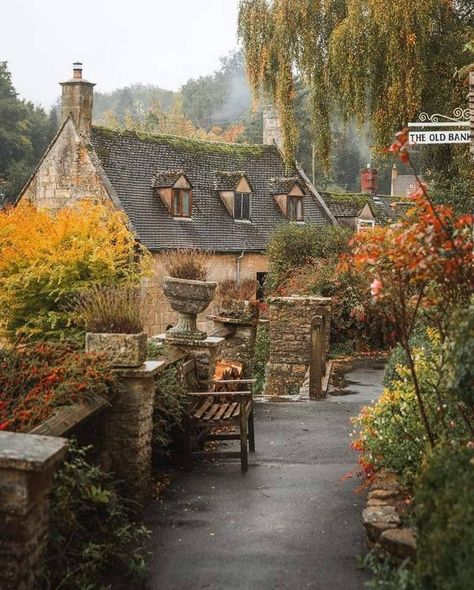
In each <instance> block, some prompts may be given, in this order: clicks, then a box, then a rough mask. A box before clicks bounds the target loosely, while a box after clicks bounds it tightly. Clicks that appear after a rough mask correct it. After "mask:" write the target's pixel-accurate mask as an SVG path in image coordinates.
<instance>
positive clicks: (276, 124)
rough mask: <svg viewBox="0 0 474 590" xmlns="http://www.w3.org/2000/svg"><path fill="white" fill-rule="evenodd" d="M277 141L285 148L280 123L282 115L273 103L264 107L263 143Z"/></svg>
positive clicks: (267, 143) (280, 146)
mask: <svg viewBox="0 0 474 590" xmlns="http://www.w3.org/2000/svg"><path fill="white" fill-rule="evenodd" d="M274 142H275V143H276V144H277V146H278V147H279V148H280V149H283V132H282V130H281V125H280V117H279V116H278V113H277V112H276V110H275V108H274V107H273V106H272V105H266V106H264V107H263V143H264V145H273V143H274Z"/></svg>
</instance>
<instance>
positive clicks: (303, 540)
mask: <svg viewBox="0 0 474 590" xmlns="http://www.w3.org/2000/svg"><path fill="white" fill-rule="evenodd" d="M381 377H382V369H381V367H380V366H376V367H374V368H369V369H368V370H365V369H362V370H361V369H360V368H359V369H354V371H353V372H351V373H349V374H348V375H347V378H348V381H347V382H346V385H347V391H350V392H351V393H349V394H348V395H344V396H334V397H333V396H331V397H329V398H328V399H327V400H324V401H320V402H295V403H261V404H258V405H257V411H256V435H257V452H256V453H255V455H253V456H251V460H250V466H249V471H248V473H247V474H246V475H241V473H240V467H239V464H238V463H237V462H233V461H225V462H220V463H204V462H203V463H200V464H198V465H197V466H196V467H195V468H194V470H193V471H192V472H191V473H186V474H179V475H178V476H177V478H176V479H175V480H174V482H173V483H172V485H171V486H170V488H169V489H168V490H167V491H166V493H165V495H164V497H163V499H162V501H161V502H159V503H157V504H155V505H154V506H153V507H152V508H151V509H150V511H149V519H148V525H149V526H150V527H151V528H152V529H153V531H154V534H153V563H152V580H151V583H150V588H152V589H153V590H201V589H211V590H300V589H305V588H312V589H318V590H362V589H363V587H364V579H365V575H364V574H363V572H361V571H359V570H358V569H357V567H356V559H355V556H356V555H358V554H361V553H363V552H364V551H365V542H364V534H363V529H362V525H361V517H360V514H361V507H362V503H363V496H362V495H361V494H357V493H355V491H354V488H355V487H356V486H357V485H358V483H359V482H358V480H357V479H345V480H343V479H342V478H343V476H344V475H345V474H347V473H348V472H350V471H351V470H353V469H354V468H355V459H356V458H355V455H354V453H353V452H352V451H351V450H350V448H349V440H350V439H349V432H350V429H351V427H350V423H349V419H350V417H351V416H354V415H355V414H357V412H358V410H359V408H360V406H361V405H362V404H363V403H367V401H369V400H370V399H372V398H373V397H375V396H376V394H377V392H380V390H381Z"/></svg>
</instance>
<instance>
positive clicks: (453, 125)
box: [408, 108, 470, 145]
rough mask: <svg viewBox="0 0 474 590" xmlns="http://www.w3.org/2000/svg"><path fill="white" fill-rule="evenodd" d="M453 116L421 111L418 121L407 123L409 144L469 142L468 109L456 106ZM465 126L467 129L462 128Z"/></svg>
mask: <svg viewBox="0 0 474 590" xmlns="http://www.w3.org/2000/svg"><path fill="white" fill-rule="evenodd" d="M453 115H454V117H448V116H447V115H440V114H439V113H435V114H434V115H428V114H427V113H421V114H420V116H419V117H418V119H419V120H418V121H416V122H413V123H408V127H409V129H410V131H409V133H408V136H409V141H410V143H411V144H415V145H416V144H418V145H420V144H421V145H422V144H446V143H469V142H470V131H469V109H461V108H457V109H454V111H453ZM463 128H467V129H463Z"/></svg>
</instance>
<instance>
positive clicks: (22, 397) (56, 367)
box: [0, 343, 118, 432]
mask: <svg viewBox="0 0 474 590" xmlns="http://www.w3.org/2000/svg"><path fill="white" fill-rule="evenodd" d="M117 387H118V384H117V380H116V377H114V375H113V372H112V370H111V368H110V366H109V364H108V363H107V361H106V360H105V359H104V358H102V357H101V356H100V355H97V354H90V353H89V354H86V353H83V352H77V351H75V350H73V349H71V348H70V347H67V346H64V345H59V344H54V345H53V344H44V343H38V344H34V345H28V346H19V347H17V348H14V349H5V350H3V351H0V430H13V431H18V432H26V431H28V430H30V429H31V428H33V427H34V426H36V425H37V424H39V423H41V422H43V421H44V420H46V419H47V418H49V417H50V416H51V415H52V414H53V413H54V411H55V410H56V409H57V408H58V406H64V405H70V404H72V403H76V402H80V401H87V400H89V399H90V398H91V397H92V396H94V395H101V396H104V397H110V396H111V395H112V394H113V392H114V391H115V390H116V388H117Z"/></svg>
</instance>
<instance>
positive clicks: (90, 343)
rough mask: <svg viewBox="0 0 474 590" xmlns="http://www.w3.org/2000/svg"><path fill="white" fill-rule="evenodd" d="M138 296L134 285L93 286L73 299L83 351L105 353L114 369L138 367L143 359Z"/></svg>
mask: <svg viewBox="0 0 474 590" xmlns="http://www.w3.org/2000/svg"><path fill="white" fill-rule="evenodd" d="M142 309H143V306H142V297H141V292H140V288H139V287H138V286H137V285H134V284H120V285H95V286H93V287H91V288H90V289H88V290H87V291H85V292H83V293H82V294H81V295H80V296H79V297H78V299H77V302H76V305H75V311H76V316H77V319H78V321H79V322H80V323H81V324H82V325H83V326H84V327H85V329H86V351H87V352H102V353H105V354H106V356H107V358H108V359H109V361H110V363H111V364H112V366H114V367H139V366H141V365H142V364H143V363H144V362H145V360H146V344H147V335H146V333H145V332H144V331H143V319H142Z"/></svg>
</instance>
